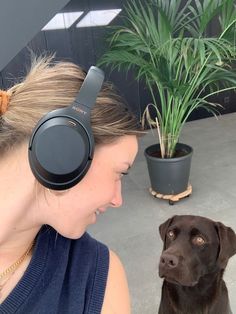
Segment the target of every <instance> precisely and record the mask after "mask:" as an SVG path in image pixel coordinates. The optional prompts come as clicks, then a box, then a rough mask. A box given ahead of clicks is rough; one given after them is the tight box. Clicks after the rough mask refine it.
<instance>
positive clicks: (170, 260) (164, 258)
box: [160, 253, 179, 268]
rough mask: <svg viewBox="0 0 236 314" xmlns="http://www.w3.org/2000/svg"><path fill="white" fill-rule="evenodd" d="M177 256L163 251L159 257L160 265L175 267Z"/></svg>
mask: <svg viewBox="0 0 236 314" xmlns="http://www.w3.org/2000/svg"><path fill="white" fill-rule="evenodd" d="M178 263H179V260H178V257H176V256H175V255H172V254H168V253H163V254H162V255H161V258H160V266H163V267H164V266H167V267H169V268H175V267H177V266H178Z"/></svg>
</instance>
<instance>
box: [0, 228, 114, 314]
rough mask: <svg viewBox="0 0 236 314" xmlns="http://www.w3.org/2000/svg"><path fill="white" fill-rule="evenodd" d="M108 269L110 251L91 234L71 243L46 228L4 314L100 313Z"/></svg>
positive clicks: (3, 307) (2, 310)
mask: <svg viewBox="0 0 236 314" xmlns="http://www.w3.org/2000/svg"><path fill="white" fill-rule="evenodd" d="M108 268H109V251H108V248H107V247H106V246H105V245H103V244H102V243H100V242H98V241H96V240H95V239H93V238H92V237H91V236H89V234H88V233H85V234H84V235H83V236H82V237H81V238H80V239H78V240H70V239H67V238H64V237H62V236H61V235H59V234H58V233H56V232H55V230H53V229H52V228H51V227H48V226H44V227H42V229H41V230H40V232H39V234H38V236H37V239H36V244H35V248H34V254H33V257H32V259H31V261H30V264H29V266H28V268H27V270H26V272H25V273H24V275H23V277H22V278H21V280H20V281H19V282H18V284H17V285H16V287H15V288H14V289H13V290H12V292H11V293H10V294H9V296H8V297H7V298H6V299H5V300H4V301H3V303H2V304H1V305H0V313H1V314H12V313H18V314H31V313H32V314H60V313H63V314H65V313H66V314H100V313H101V309H102V304H103V299H104V293H105V288H106V282H107V275H108Z"/></svg>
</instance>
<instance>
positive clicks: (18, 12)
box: [0, 0, 69, 71]
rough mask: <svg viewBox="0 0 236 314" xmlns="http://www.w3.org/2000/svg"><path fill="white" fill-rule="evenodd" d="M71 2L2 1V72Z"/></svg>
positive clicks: (0, 29)
mask: <svg viewBox="0 0 236 314" xmlns="http://www.w3.org/2000/svg"><path fill="white" fill-rule="evenodd" d="M68 2H69V0H47V1H45V0H43V1H40V0H1V2H0V42H1V49H0V71H1V70H2V69H3V68H4V67H5V66H6V65H7V64H8V62H9V61H10V60H11V59H12V58H13V57H15V55H16V54H17V53H18V52H19V51H20V50H21V49H22V48H24V47H25V46H26V45H27V44H28V42H29V41H30V40H31V39H32V38H33V37H34V36H35V35H36V34H37V33H38V32H39V30H40V29H41V28H42V27H43V26H44V25H45V24H46V23H47V22H48V21H49V20H50V19H51V18H52V17H53V16H54V15H55V14H56V13H57V12H58V11H59V10H60V9H61V8H63V7H64V6H65V5H66V4H67V3H68Z"/></svg>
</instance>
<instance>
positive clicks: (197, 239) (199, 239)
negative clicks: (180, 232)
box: [193, 236, 206, 246]
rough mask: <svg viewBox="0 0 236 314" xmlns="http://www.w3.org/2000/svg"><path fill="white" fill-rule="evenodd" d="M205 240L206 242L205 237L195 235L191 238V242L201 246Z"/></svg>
mask: <svg viewBox="0 0 236 314" xmlns="http://www.w3.org/2000/svg"><path fill="white" fill-rule="evenodd" d="M205 242H206V241H205V239H204V238H203V237H201V236H196V237H194V238H193V244H195V245H199V246H201V245H203V244H205Z"/></svg>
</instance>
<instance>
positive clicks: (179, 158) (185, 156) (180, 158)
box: [144, 143, 193, 162]
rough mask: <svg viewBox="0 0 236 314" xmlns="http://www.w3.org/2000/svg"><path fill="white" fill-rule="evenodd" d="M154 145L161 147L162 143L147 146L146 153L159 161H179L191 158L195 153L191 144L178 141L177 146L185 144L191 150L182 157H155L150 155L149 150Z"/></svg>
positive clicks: (147, 156) (148, 156)
mask: <svg viewBox="0 0 236 314" xmlns="http://www.w3.org/2000/svg"><path fill="white" fill-rule="evenodd" d="M154 146H157V147H160V144H153V145H149V146H148V147H146V149H145V150H144V155H145V157H146V158H149V159H151V160H158V161H159V162H177V161H179V160H183V159H186V158H189V157H190V156H191V155H192V154H193V148H192V147H191V146H189V145H188V144H184V143H177V146H184V147H186V148H187V149H188V150H189V152H188V153H187V154H186V155H184V156H180V157H172V158H160V157H153V156H150V155H149V154H148V152H147V151H148V150H149V149H150V148H152V147H154Z"/></svg>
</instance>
